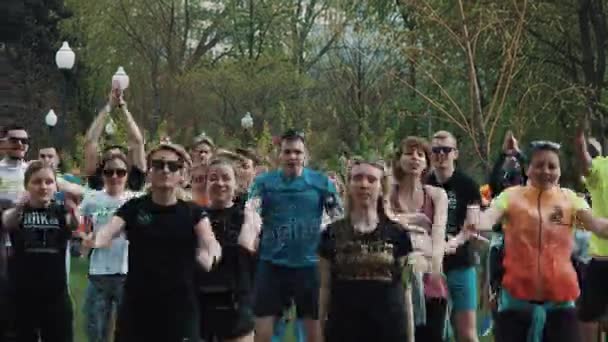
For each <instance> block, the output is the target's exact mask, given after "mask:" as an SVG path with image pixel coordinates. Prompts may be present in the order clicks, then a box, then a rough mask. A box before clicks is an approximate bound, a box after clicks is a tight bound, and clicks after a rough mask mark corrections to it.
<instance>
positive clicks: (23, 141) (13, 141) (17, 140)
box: [8, 137, 30, 145]
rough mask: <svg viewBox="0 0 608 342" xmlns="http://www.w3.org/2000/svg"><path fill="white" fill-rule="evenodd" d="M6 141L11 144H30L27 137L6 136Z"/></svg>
mask: <svg viewBox="0 0 608 342" xmlns="http://www.w3.org/2000/svg"><path fill="white" fill-rule="evenodd" d="M8 141H9V142H10V143H11V144H17V143H21V145H29V144H30V139H29V138H17V137H8Z"/></svg>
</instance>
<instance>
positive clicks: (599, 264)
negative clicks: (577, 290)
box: [578, 259, 608, 322]
mask: <svg viewBox="0 0 608 342" xmlns="http://www.w3.org/2000/svg"><path fill="white" fill-rule="evenodd" d="M607 286H608V260H595V259H591V261H590V262H589V265H587V268H586V270H585V278H584V280H583V285H582V291H581V296H580V298H579V301H578V318H579V319H580V320H581V321H583V322H594V321H599V320H600V318H601V317H602V316H603V315H604V314H606V309H607V308H608V291H607V290H606V287H607Z"/></svg>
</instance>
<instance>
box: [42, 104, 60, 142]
mask: <svg viewBox="0 0 608 342" xmlns="http://www.w3.org/2000/svg"><path fill="white" fill-rule="evenodd" d="M44 123H45V124H46V127H48V129H49V130H48V136H49V143H50V145H51V146H54V144H53V134H52V132H53V128H54V127H55V125H57V114H55V111H54V110H52V109H51V110H49V112H48V113H46V116H45V117H44Z"/></svg>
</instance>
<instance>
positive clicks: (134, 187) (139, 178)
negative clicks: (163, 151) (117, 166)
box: [87, 166, 146, 191]
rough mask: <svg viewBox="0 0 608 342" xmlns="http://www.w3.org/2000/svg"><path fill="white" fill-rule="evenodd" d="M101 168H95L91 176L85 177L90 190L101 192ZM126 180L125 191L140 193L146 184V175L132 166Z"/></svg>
mask: <svg viewBox="0 0 608 342" xmlns="http://www.w3.org/2000/svg"><path fill="white" fill-rule="evenodd" d="M102 173H103V168H102V167H101V166H99V167H97V169H96V170H95V174H94V175H93V176H89V177H87V183H88V185H89V187H90V188H91V189H94V190H101V189H103V178H102ZM128 177H129V178H127V189H129V190H131V191H141V190H142V189H143V188H144V184H145V183H146V174H145V173H144V172H143V171H142V170H140V169H139V168H137V167H135V166H133V167H131V168H130V169H129V174H128Z"/></svg>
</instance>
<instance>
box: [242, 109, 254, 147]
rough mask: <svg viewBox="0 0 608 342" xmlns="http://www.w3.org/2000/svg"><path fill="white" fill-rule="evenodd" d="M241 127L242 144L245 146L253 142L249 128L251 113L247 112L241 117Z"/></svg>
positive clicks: (251, 121) (250, 125) (250, 126)
mask: <svg viewBox="0 0 608 342" xmlns="http://www.w3.org/2000/svg"><path fill="white" fill-rule="evenodd" d="M241 127H242V128H243V133H244V141H243V146H245V147H247V146H249V145H250V144H251V143H252V142H253V133H252V132H251V128H253V117H252V116H251V113H249V112H247V113H245V115H244V116H243V117H242V118H241Z"/></svg>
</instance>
